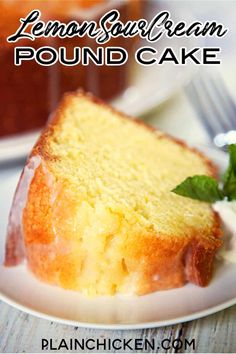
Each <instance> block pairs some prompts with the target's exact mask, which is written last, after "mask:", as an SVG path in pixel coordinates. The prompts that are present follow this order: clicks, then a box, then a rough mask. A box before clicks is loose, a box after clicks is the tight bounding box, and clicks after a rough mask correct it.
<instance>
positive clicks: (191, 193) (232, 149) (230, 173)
mask: <svg viewBox="0 0 236 354" xmlns="http://www.w3.org/2000/svg"><path fill="white" fill-rule="evenodd" d="M228 151H229V166H228V168H227V170H226V171H225V173H224V175H223V177H222V183H220V184H219V182H218V181H217V180H216V179H215V178H213V177H209V176H205V175H196V176H193V177H188V178H186V179H185V180H184V181H183V182H182V183H180V184H179V185H178V186H177V187H175V188H174V189H173V190H172V192H173V193H175V194H178V195H181V196H182V197H187V198H191V199H196V200H200V201H203V202H207V203H214V202H216V201H218V200H223V199H227V200H229V201H230V200H236V144H232V145H229V146H228Z"/></svg>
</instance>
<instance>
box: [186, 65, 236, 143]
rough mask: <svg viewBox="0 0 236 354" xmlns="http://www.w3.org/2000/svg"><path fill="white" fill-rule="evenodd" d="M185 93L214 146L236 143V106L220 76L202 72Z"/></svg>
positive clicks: (187, 87)
mask: <svg viewBox="0 0 236 354" xmlns="http://www.w3.org/2000/svg"><path fill="white" fill-rule="evenodd" d="M185 90H186V93H187V95H188V97H189V99H190V101H191V103H192V105H193V107H194V108H195V110H196V113H197V115H198V117H199V118H200V119H201V121H202V124H203V125H204V127H205V128H206V131H207V133H208V135H209V137H210V138H211V139H212V140H213V142H214V143H215V145H216V146H218V147H223V146H225V145H228V144H234V143H236V103H235V102H234V100H233V99H232V97H231V95H230V93H229V92H228V89H227V88H226V86H225V83H224V82H223V80H222V78H221V77H220V75H219V74H217V73H214V75H213V74H212V73H209V72H208V71H206V70H202V71H201V72H200V73H198V75H197V76H196V77H195V78H194V79H193V80H192V81H191V82H190V83H189V84H188V85H187V86H186V88H185Z"/></svg>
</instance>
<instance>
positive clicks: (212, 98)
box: [199, 77, 228, 133]
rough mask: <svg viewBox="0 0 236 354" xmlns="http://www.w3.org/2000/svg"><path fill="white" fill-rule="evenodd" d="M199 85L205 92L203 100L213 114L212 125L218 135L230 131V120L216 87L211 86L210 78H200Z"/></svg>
mask: <svg viewBox="0 0 236 354" xmlns="http://www.w3.org/2000/svg"><path fill="white" fill-rule="evenodd" d="M199 85H200V87H201V90H202V92H203V98H204V99H205V100H207V101H208V105H209V106H210V108H211V111H212V112H213V116H212V117H209V118H208V119H211V118H212V121H211V124H213V125H214V126H215V129H216V132H217V133H223V132H226V131H227V130H228V118H227V114H228V112H227V111H226V108H225V105H224V104H223V102H222V99H221V96H220V95H219V94H218V91H216V90H215V86H214V85H212V84H211V81H210V79H209V78H207V80H206V79H205V78H202V77H201V78H199Z"/></svg>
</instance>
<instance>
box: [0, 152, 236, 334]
mask: <svg viewBox="0 0 236 354" xmlns="http://www.w3.org/2000/svg"><path fill="white" fill-rule="evenodd" d="M205 151H206V152H207V154H208V155H209V156H210V158H212V159H213V160H214V161H215V162H216V163H217V164H218V165H219V166H220V167H225V164H226V155H225V154H224V153H222V152H220V151H216V150H211V149H210V150H209V149H207V150H206V149H205ZM19 173H20V171H19V168H11V169H8V170H4V171H0V180H1V184H0V210H1V219H0V233H1V238H0V263H1V264H2V261H3V257H4V245H5V237H4V235H5V233H6V224H7V215H8V211H9V208H10V204H11V200H12V195H13V192H14V189H15V186H16V183H17V180H18V177H19ZM235 277H236V264H233V263H218V264H217V267H216V271H215V274H214V278H213V280H212V282H211V283H210V285H209V286H208V287H206V288H200V287H197V286H195V285H192V284H188V285H186V286H184V287H183V288H179V289H175V290H168V291H160V292H156V293H152V294H150V295H146V296H140V297H137V296H131V295H129V296H124V295H117V296H114V297H105V296H104V297H99V298H92V299H89V298H86V297H85V296H83V295H81V294H79V293H76V292H73V291H66V290H63V289H60V288H58V287H53V286H49V285H46V284H44V283H42V282H40V281H38V280H37V279H36V278H34V276H33V275H32V274H31V273H30V272H28V271H27V269H26V267H25V265H21V266H18V267H13V268H5V267H4V266H0V298H1V299H2V300H4V301H5V302H7V303H9V304H10V305H13V306H15V307H16V308H18V309H20V310H23V311H25V312H27V313H29V314H33V315H36V316H39V317H42V318H46V319H50V320H54V321H57V322H62V323H66V324H70V325H76V326H85V327H91V328H106V329H127V328H129V329H134V328H145V327H159V326H165V325H170V324H174V323H179V322H184V321H189V320H193V319H196V318H199V317H203V316H206V315H209V314H212V313H214V312H217V311H220V310H222V309H224V308H227V307H229V306H232V305H233V304H236V283H235Z"/></svg>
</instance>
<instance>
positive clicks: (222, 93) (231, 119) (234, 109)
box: [210, 76, 236, 131]
mask: <svg viewBox="0 0 236 354" xmlns="http://www.w3.org/2000/svg"><path fill="white" fill-rule="evenodd" d="M210 82H211V85H212V87H214V90H215V91H216V92H217V93H218V96H219V97H220V98H221V102H222V103H223V107H224V109H225V113H226V114H225V117H226V118H225V124H226V130H227V131H229V130H232V129H235V128H236V104H235V103H234V101H233V99H232V97H231V95H230V93H229V91H228V89H227V87H226V85H225V83H224V81H223V80H222V78H221V77H220V76H218V77H217V78H216V77H215V78H214V79H213V78H211V79H210Z"/></svg>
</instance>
